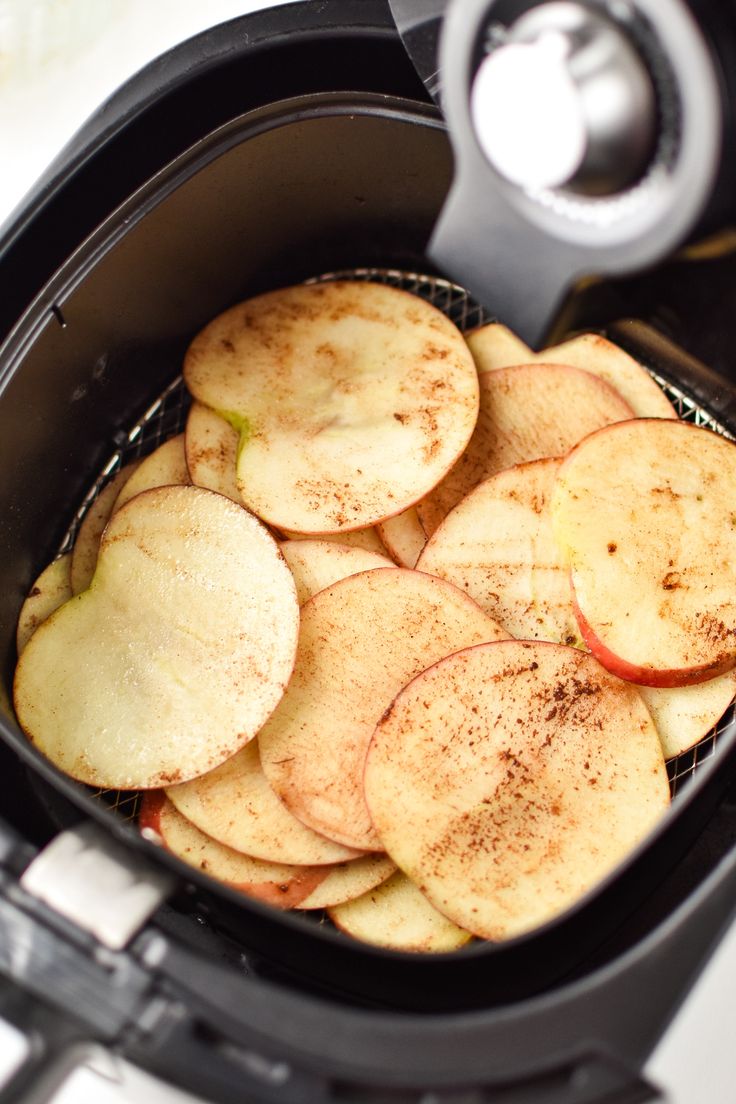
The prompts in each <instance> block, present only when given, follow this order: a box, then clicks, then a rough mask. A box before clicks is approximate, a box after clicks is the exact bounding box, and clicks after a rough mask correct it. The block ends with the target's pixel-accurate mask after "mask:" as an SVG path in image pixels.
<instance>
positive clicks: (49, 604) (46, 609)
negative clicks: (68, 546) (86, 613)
mask: <svg viewBox="0 0 736 1104" xmlns="http://www.w3.org/2000/svg"><path fill="white" fill-rule="evenodd" d="M71 562H72V554H71V552H67V553H65V554H64V555H63V556H59V557H58V558H57V559H55V560H54V561H53V563H50V564H49V565H48V567H45V568H44V570H43V571H42V572H41V574H40V575H39V576H38V578H37V579H36V581H35V583H34V584H33V586H32V587H31V589H30V591H29V594H28V597H27V598H26V600H25V602H24V603H23V605H22V606H21V611H20V616H19V618H18V627H17V630H16V634H15V641H16V646H17V648H18V655H20V653H21V652H22V651H23V649H24V648H25V646H26V644H27V643H28V641H29V640H30V639H31V637H32V636H33V634H34V632H35V631H36V629H37V628H38V626H39V625H42V624H43V622H44V621H45V620H46V618H47V617H50V616H51V614H52V613H53V612H54V610H57V609H58V608H59V606H62V605H63V604H64V602H67V601H68V600H69V599H70V598H71V596H72V581H71Z"/></svg>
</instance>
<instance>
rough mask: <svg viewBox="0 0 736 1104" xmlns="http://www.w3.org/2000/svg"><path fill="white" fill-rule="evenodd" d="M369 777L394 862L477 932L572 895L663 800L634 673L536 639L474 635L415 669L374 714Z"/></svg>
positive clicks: (637, 836)
mask: <svg viewBox="0 0 736 1104" xmlns="http://www.w3.org/2000/svg"><path fill="white" fill-rule="evenodd" d="M365 793H366V798H367V801H368V806H369V808H370V811H371V816H372V818H373V822H374V824H375V827H376V829H377V831H378V834H379V836H380V837H381V839H382V840H383V842H384V845H385V847H386V850H387V851H388V853H389V855H390V856H391V858H393V859H394V861H395V862H396V863H397V865H398V866H399V867H400V869H402V870H403V871H404V872H405V873H406V874H407V875H408V876H409V877H410V878H411V879H412V880H413V881H415V882H416V883H417V885H418V886H419V887H420V888H421V890H422V892H423V893H425V894H426V895H427V897H428V898H429V900H430V901H431V902H432V904H434V905H435V907H436V908H438V909H439V910H440V911H441V912H442V913H443V914H444V915H446V916H448V917H449V918H450V919H451V920H453V921H454V922H455V923H456V924H458V925H459V926H460V927H462V928H464V929H466V930H467V931H470V932H472V933H473V934H475V935H478V936H482V937H483V938H486V939H506V938H509V937H511V936H515V935H519V934H521V933H522V932H526V931H529V930H531V929H532V928H535V927H537V926H538V925H540V924H543V923H544V922H545V921H547V920H550V919H551V918H552V917H554V916H556V915H557V914H558V913H561V912H562V911H564V910H565V909H567V908H569V907H570V906H571V905H572V904H573V903H574V902H575V901H577V900H578V898H580V897H581V896H582V895H583V894H584V893H586V892H587V891H588V890H590V889H591V888H592V887H593V886H594V885H596V883H597V882H599V881H600V880H601V879H602V878H604V877H605V875H606V874H608V873H609V872H610V871H611V870H612V869H613V868H614V867H615V866H616V865H617V864H618V863H619V862H620V861H621V860H622V859H623V858H624V857H625V856H626V855H627V854H628V853H629V852H630V851H631V849H632V848H634V847H635V846H636V845H637V844H638V843H639V842H640V840H642V839H643V838H644V836H645V835H646V834H647V832H649V830H650V829H651V828H652V827H653V825H654V824H655V823H656V821H657V820H658V819H659V817H660V816H661V815H662V813H663V812H664V811H665V809H666V808H667V805H668V803H669V786H668V783H667V772H666V769H665V765H664V759H663V756H662V749H661V747H660V744H659V739H658V737H657V733H656V730H655V728H654V724H653V723H652V720H651V718H650V716H649V713H648V712H647V710H646V707H645V706H644V704H643V702H642V700H641V698H640V697H639V695H638V693H637V691H636V690H635V689H634V687H632V686H628V685H626V684H624V683H622V682H621V681H620V680H619V679H615V678H613V677H612V676H611V675H610V674H609V673H608V672H607V671H605V670H604V669H603V668H602V667H601V666H600V664H598V663H597V661H596V660H595V659H594V658H593V657H592V656H590V655H588V654H587V653H583V652H580V651H578V650H577V649H575V648H567V647H565V646H564V645H559V644H547V643H542V642H539V641H498V642H496V643H492V644H486V645H479V646H477V647H475V648H468V649H465V650H464V651H461V652H456V653H455V654H454V655H452V656H449V657H448V658H446V659H444V660H441V661H440V662H439V663H437V664H436V665H435V666H434V667H431V668H430V669H429V670H427V671H424V672H423V673H422V674H421V675H419V676H418V677H417V678H415V679H414V680H413V682H411V683H409V685H408V686H407V687H406V688H405V689H404V690H402V692H401V693H400V694H399V695H398V696H397V698H396V700H395V701H394V703H393V705H392V706H391V708H390V709H389V710H387V712H386V714H385V715H384V717H383V718H382V720H381V722H380V723H379V725H378V726H377V728H376V731H375V734H374V736H373V739H372V741H371V744H370V748H369V750H368V754H367V757H366V766H365Z"/></svg>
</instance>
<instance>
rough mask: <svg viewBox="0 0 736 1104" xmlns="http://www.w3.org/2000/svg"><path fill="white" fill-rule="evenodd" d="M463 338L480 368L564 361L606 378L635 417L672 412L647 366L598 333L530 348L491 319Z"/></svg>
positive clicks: (672, 415) (665, 415) (673, 414)
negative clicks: (556, 343) (536, 348)
mask: <svg viewBox="0 0 736 1104" xmlns="http://www.w3.org/2000/svg"><path fill="white" fill-rule="evenodd" d="M466 340H467V342H468V347H469V348H470V351H471V352H472V354H473V358H474V360H475V364H476V367H477V369H478V371H479V372H488V371H493V370H494V369H496V368H505V367H510V366H511V365H514V364H569V365H570V366H571V367H573V368H583V369H584V370H585V371H586V372H591V373H592V374H593V375H594V376H600V378H601V379H603V380H605V381H606V383H610V385H611V386H612V387H614V388H615V389H616V391H617V392H618V393H619V395H621V397H622V398H623V399H625V400H626V402H627V403H628V404H629V406H630V407H631V409H632V410H633V412H634V414H636V416H637V417H642V418H676V417H677V411H676V410H675V408H674V407H673V405H672V403H671V402H670V400H669V399H668V398H667V396H666V395H665V393H664V391H663V390H662V388H661V387H659V386H658V385H657V384H656V383H655V381H654V380H653V379H652V377H651V376H650V375H649V373H648V372H647V370H646V368H644V367H643V366H642V365H641V364H639V362H638V361H636V360H634V358H633V357H630V356H629V354H628V353H625V352H624V351H623V349H619V347H618V345H614V343H613V342H612V341H609V340H608V338H605V337H601V335H600V334H594V333H586V334H580V335H579V336H578V337H574V338H572V339H571V340H570V341H564V342H563V343H562V344H561V345H553V346H552V347H551V348H549V349H542V351H541V353H535V352H533V350H532V349H530V348H529V347H528V346H526V345H524V343H523V342H522V341H519V339H518V338H517V337H515V335H514V334H512V333H511V331H510V330H506V327H505V326H498V325H497V324H496V323H493V322H491V323H489V324H488V325H487V326H481V327H480V328H479V329H477V330H474V331H473V333H471V334H469V335H468V336H467V338H466ZM514 356H515V357H516V359H515V360H512V359H511V358H512V357H514Z"/></svg>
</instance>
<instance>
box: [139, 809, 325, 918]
mask: <svg viewBox="0 0 736 1104" xmlns="http://www.w3.org/2000/svg"><path fill="white" fill-rule="evenodd" d="M138 824H139V827H140V829H141V831H142V832H143V833H144V835H147V836H148V837H149V838H150V837H151V835H153V837H154V838H159V839H160V840H161V841H162V842H163V844H164V846H165V847H166V849H167V850H168V851H171V852H172V854H174V855H176V856H177V858H179V859H182V860H183V861H184V862H185V863H188V864H189V866H193V867H194V868H195V869H197V870H201V871H202V873H203V874H208V875H209V876H210V877H211V878H215V879H216V880H217V881H219V882H225V883H226V884H227V885H229V886H230V887H231V888H232V889H237V890H239V891H240V892H241V893H245V894H247V895H248V896H249V897H255V898H257V899H258V900H259V901H264V902H265V903H266V904H269V905H274V906H275V907H276V908H280V909H291V908H295V907H296V906H297V905H299V904H300V902H301V901H303V900H304V898H305V897H308V896H309V894H310V893H311V892H312V891H313V890H314V889H315V887H316V886H318V885H319V884H320V882H321V881H323V879H324V878H325V869H324V868H323V867H319V866H316V867H310V866H294V865H290V864H284V863H272V862H265V861H264V860H263V859H254V858H251V856H250V855H243V854H241V853H240V852H239V851H233V850H232V849H231V848H230V847H223V845H222V844H221V843H217V842H216V841H215V840H212V839H210V838H209V836H206V835H205V834H204V832H200V830H199V828H195V826H194V825H193V824H190V822H189V821H188V820H187V819H186V817H183V816H182V815H181V813H179V812H177V810H176V809H175V808H174V806H173V805H172V804H171V802H170V801H169V800H168V798H167V797H166V795H165V794H164V793H162V792H161V791H159V790H153V791H151V792H149V793H147V794H145V795H144V796H143V799H142V801H141V811H140V815H139V818H138Z"/></svg>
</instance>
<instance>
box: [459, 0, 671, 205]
mask: <svg viewBox="0 0 736 1104" xmlns="http://www.w3.org/2000/svg"><path fill="white" fill-rule="evenodd" d="M470 111H471V118H472V122H473V126H474V128H475V132H476V136H477V139H478V142H479V144H480V146H481V148H482V150H483V152H484V153H485V156H486V157H487V158H488V160H489V161H490V162H491V164H492V165H493V166H494V168H495V169H496V170H497V171H498V172H499V173H501V175H502V176H504V177H506V179H507V180H509V181H511V182H512V183H514V184H518V185H521V186H522V187H525V188H555V187H562V186H565V187H567V188H570V189H572V190H573V191H576V192H581V193H583V194H588V195H613V194H616V193H617V192H620V191H622V190H623V189H624V188H626V187H627V186H629V185H630V184H632V183H634V182H635V181H636V180H637V179H638V178H639V177H640V176H641V175H642V173H643V172H644V170H645V168H646V166H647V163H648V161H649V160H650V158H651V155H652V151H653V149H654V145H655V140H656V134H657V102H656V95H655V91H654V87H653V84H652V80H651V78H650V76H649V72H648V69H647V66H646V64H645V62H644V60H643V58H642V57H641V55H640V54H639V52H638V51H637V49H636V48H635V47H634V45H633V44H632V42H631V41H630V39H629V38H628V36H627V34H626V32H625V30H624V29H623V28H622V27H621V26H619V25H618V24H617V23H615V22H614V21H613V20H612V19H609V18H608V17H606V16H604V15H603V14H601V13H599V12H597V11H593V10H591V9H590V8H588V7H585V6H584V5H583V4H582V3H576V2H573V0H570V2H567V0H560V2H554V0H553V2H550V3H545V4H541V5H539V6H538V7H535V8H532V9H531V10H530V11H528V12H526V13H524V15H522V16H521V17H520V18H519V19H517V20H516V22H515V23H514V24H513V25H512V26H511V27H510V28H509V29H508V31H507V32H506V33H505V34H504V35H503V39H502V41H501V42H500V43H499V44H498V45H495V46H492V48H491V49H490V52H489V53H488V54H487V55H486V56H485V58H484V59H483V61H482V62H481V64H480V66H479V68H478V70H477V72H476V74H475V78H474V81H473V85H472V88H471V94H470Z"/></svg>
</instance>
